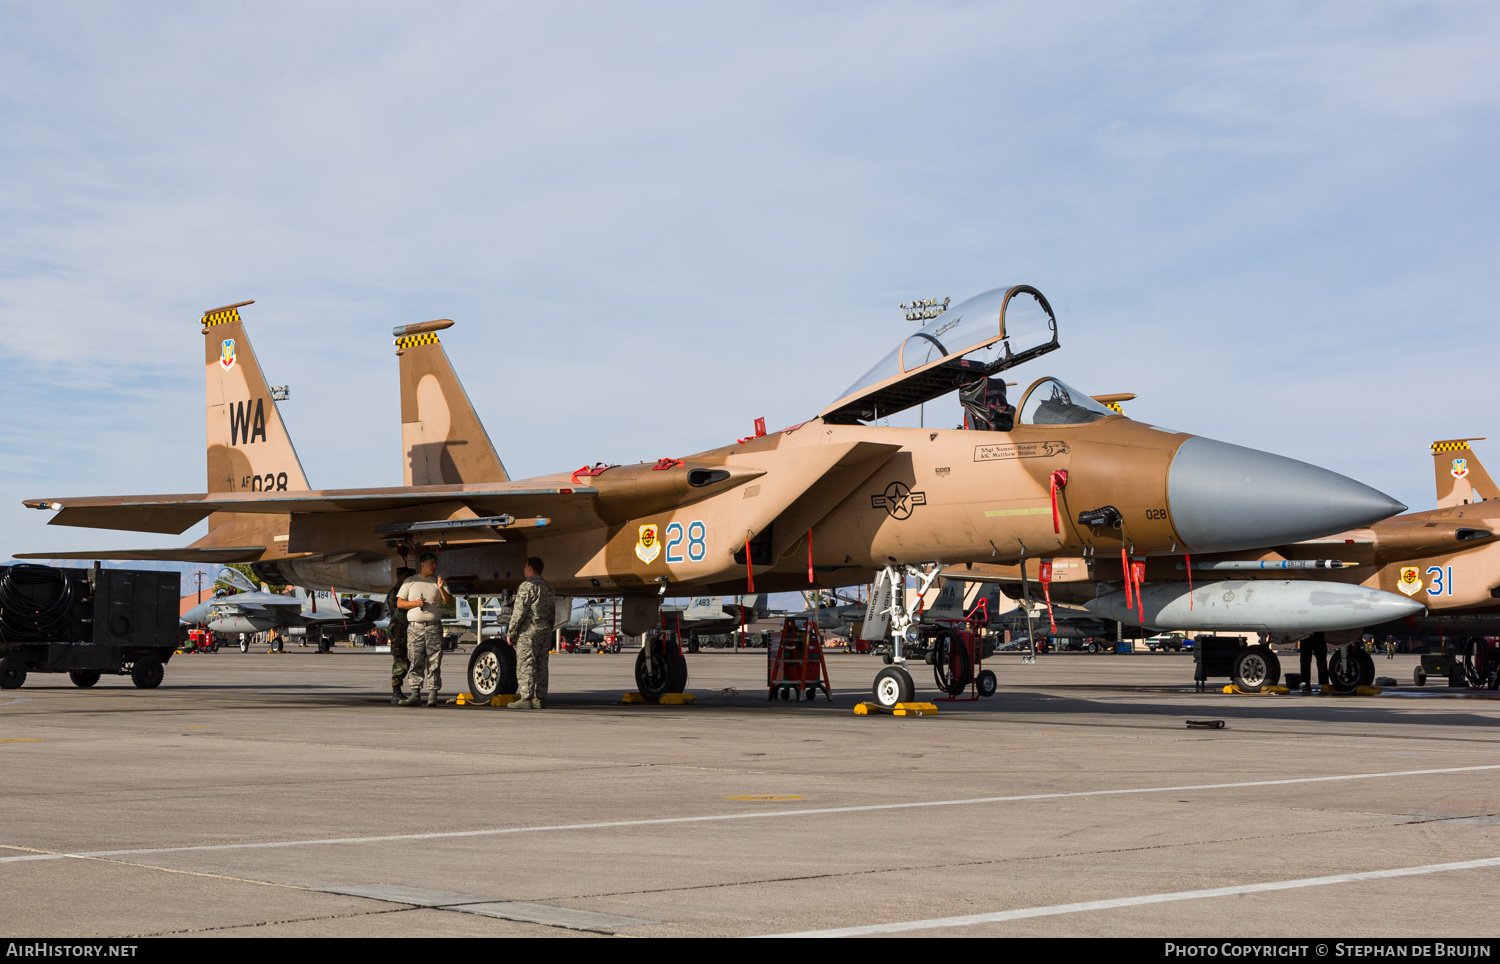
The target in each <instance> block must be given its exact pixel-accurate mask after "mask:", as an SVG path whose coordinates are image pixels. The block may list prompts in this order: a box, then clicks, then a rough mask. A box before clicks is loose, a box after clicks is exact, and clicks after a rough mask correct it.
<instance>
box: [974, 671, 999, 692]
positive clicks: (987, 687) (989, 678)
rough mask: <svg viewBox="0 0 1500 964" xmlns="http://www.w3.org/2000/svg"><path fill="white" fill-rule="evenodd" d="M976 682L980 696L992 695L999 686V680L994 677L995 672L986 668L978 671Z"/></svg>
mask: <svg viewBox="0 0 1500 964" xmlns="http://www.w3.org/2000/svg"><path fill="white" fill-rule="evenodd" d="M978 682H979V695H980V696H994V695H995V691H996V690H998V689H999V688H1000V682H999V680H997V679H995V674H994V673H993V672H991V671H990V670H987V669H983V670H980V671H979V680H978Z"/></svg>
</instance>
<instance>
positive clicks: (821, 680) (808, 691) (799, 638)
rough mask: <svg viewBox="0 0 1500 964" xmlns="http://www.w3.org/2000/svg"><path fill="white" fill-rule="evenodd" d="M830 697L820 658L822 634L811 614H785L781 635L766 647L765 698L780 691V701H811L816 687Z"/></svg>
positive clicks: (825, 670) (816, 689)
mask: <svg viewBox="0 0 1500 964" xmlns="http://www.w3.org/2000/svg"><path fill="white" fill-rule="evenodd" d="M819 689H822V690H823V698H824V699H829V700H831V699H833V690H832V689H831V688H830V687H829V685H828V664H827V663H826V662H824V660H823V633H822V631H821V630H819V629H818V624H817V621H816V620H814V619H813V618H812V617H811V616H788V617H786V620H785V621H784V622H782V624H781V635H780V636H779V637H776V636H773V637H772V638H771V644H770V646H768V647H767V648H766V699H768V700H774V699H775V698H776V694H778V693H780V694H781V698H782V699H784V700H789V699H793V698H794V697H795V698H796V699H799V700H802V699H806V700H812V699H813V698H814V697H816V696H817V694H818V690H819Z"/></svg>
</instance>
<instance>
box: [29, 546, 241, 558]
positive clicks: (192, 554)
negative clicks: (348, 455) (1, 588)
mask: <svg viewBox="0 0 1500 964" xmlns="http://www.w3.org/2000/svg"><path fill="white" fill-rule="evenodd" d="M265 551H266V547H265V546H227V547H223V548H219V547H214V548H205V549H194V548H193V547H191V546H183V547H182V548H180V549H102V550H100V551H98V552H17V553H15V555H14V556H12V558H14V559H110V560H125V561H130V562H254V561H256V560H257V559H259V558H260V557H261V555H262V554H263V553H264V552H265Z"/></svg>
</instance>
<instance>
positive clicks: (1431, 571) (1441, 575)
mask: <svg viewBox="0 0 1500 964" xmlns="http://www.w3.org/2000/svg"><path fill="white" fill-rule="evenodd" d="M1427 575H1429V576H1432V585H1430V586H1428V587H1427V595H1429V596H1451V595H1453V567H1452V566H1449V567H1448V569H1447V572H1444V571H1443V567H1442V566H1428V567H1427Z"/></svg>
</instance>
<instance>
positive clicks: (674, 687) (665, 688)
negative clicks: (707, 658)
mask: <svg viewBox="0 0 1500 964" xmlns="http://www.w3.org/2000/svg"><path fill="white" fill-rule="evenodd" d="M635 685H636V689H637V690H638V691H639V692H640V694H641V695H642V696H644V697H645V698H646V700H647V701H648V702H651V703H655V702H657V701H658V700H660V699H661V698H662V697H663V696H665V695H666V694H667V693H681V692H682V691H683V689H684V688H685V687H686V686H687V660H686V659H684V658H683V656H682V653H681V652H680V651H678V650H677V648H676V647H673V648H672V651H671V652H668V653H660V652H653V653H652V654H651V655H650V656H649V657H648V656H647V655H646V649H645V647H644V646H643V647H641V651H640V653H638V654H637V655H636V657H635Z"/></svg>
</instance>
